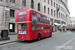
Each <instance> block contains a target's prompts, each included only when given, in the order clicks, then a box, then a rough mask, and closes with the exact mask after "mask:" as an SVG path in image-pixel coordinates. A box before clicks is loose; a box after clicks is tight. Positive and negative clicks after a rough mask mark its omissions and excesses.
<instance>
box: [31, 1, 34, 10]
mask: <svg viewBox="0 0 75 50" xmlns="http://www.w3.org/2000/svg"><path fill="white" fill-rule="evenodd" d="M31 8H32V9H34V2H33V0H31Z"/></svg>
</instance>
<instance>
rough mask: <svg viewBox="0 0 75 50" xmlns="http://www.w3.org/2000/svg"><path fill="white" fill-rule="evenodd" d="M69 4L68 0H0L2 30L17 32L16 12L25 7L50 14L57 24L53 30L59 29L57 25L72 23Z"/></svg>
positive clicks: (0, 27)
mask: <svg viewBox="0 0 75 50" xmlns="http://www.w3.org/2000/svg"><path fill="white" fill-rule="evenodd" d="M67 4H68V1H67V0H0V30H3V29H8V30H9V32H17V27H16V24H15V15H16V12H17V11H18V10H20V9H24V8H33V9H35V10H38V11H40V12H42V13H44V14H46V15H48V16H50V18H51V22H52V25H55V27H54V29H53V31H57V25H60V24H65V25H69V24H70V23H69V14H70V12H69V10H68V5H67Z"/></svg>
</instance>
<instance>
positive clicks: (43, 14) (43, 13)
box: [18, 8, 50, 18]
mask: <svg viewBox="0 0 75 50" xmlns="http://www.w3.org/2000/svg"><path fill="white" fill-rule="evenodd" d="M24 10H29V11H30V10H33V11H35V12H38V13H40V14H42V15H45V16H47V15H46V14H45V13H41V12H40V11H37V10H34V9H32V8H25V9H21V10H19V11H18V12H20V11H24ZM47 17H49V16H47ZM49 18H50V17H49Z"/></svg>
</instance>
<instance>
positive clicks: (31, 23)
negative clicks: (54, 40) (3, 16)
mask: <svg viewBox="0 0 75 50" xmlns="http://www.w3.org/2000/svg"><path fill="white" fill-rule="evenodd" d="M15 23H17V40H28V41H30V40H35V39H38V40H40V39H41V38H43V37H47V36H49V37H51V36H52V31H51V26H50V23H51V21H50V17H49V16H47V15H45V14H43V13H41V12H39V11H36V10H34V9H31V8H26V9H21V10H19V11H18V12H17V14H16V19H15Z"/></svg>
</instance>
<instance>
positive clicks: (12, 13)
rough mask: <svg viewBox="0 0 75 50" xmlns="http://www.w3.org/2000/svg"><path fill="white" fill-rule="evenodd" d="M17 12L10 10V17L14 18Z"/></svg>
mask: <svg viewBox="0 0 75 50" xmlns="http://www.w3.org/2000/svg"><path fill="white" fill-rule="evenodd" d="M14 14H15V10H12V9H10V17H14V16H15V15H14Z"/></svg>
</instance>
